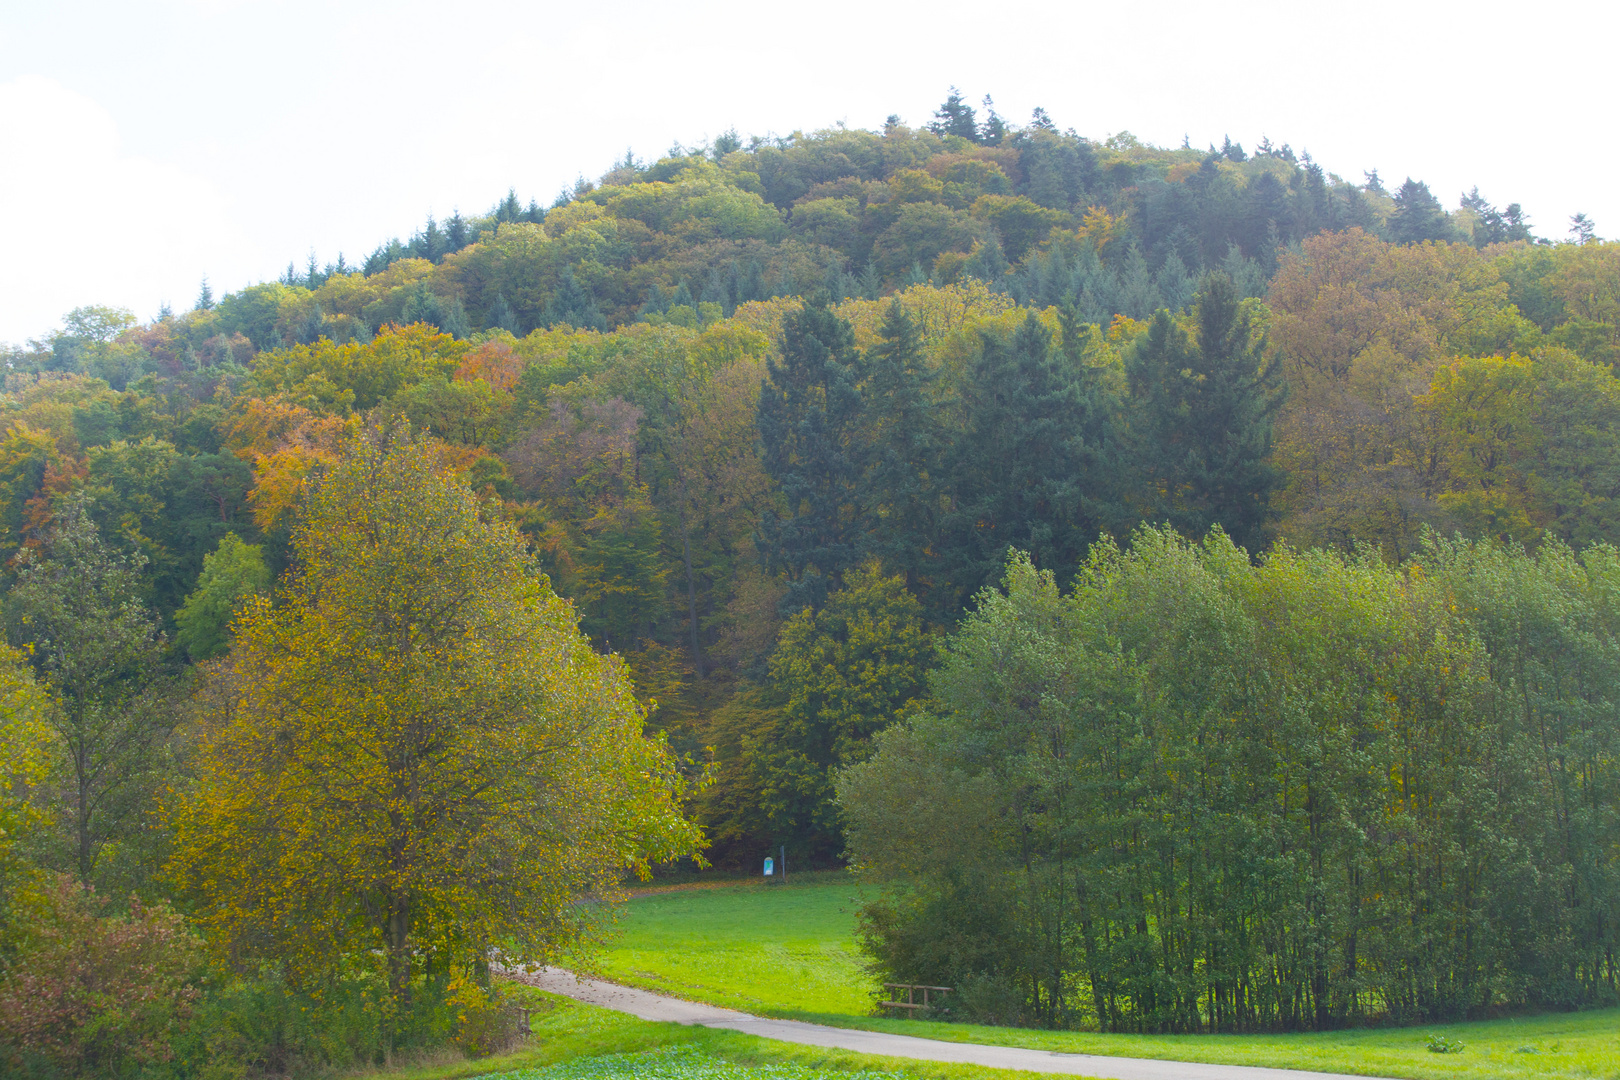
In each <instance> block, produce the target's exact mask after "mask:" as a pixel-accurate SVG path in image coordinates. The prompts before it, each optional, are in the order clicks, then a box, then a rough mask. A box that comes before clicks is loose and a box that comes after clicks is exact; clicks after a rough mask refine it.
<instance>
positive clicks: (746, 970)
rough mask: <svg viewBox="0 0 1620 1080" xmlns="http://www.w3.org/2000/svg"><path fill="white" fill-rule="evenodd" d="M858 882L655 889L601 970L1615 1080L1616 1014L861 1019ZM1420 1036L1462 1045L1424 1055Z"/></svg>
mask: <svg viewBox="0 0 1620 1080" xmlns="http://www.w3.org/2000/svg"><path fill="white" fill-rule="evenodd" d="M858 892H859V890H858V888H857V886H856V885H855V884H854V883H853V882H852V881H851V880H850V879H849V878H848V877H847V876H845V875H843V874H838V873H829V874H806V875H804V876H803V877H802V878H799V879H798V880H797V881H795V882H792V883H791V884H789V885H787V886H786V887H781V886H766V885H764V884H760V883H738V884H731V885H718V886H702V887H682V888H674V889H669V890H664V891H654V892H651V893H649V894H646V895H643V896H639V897H637V898H635V899H633V900H631V901H630V902H629V904H628V905H626V908H625V911H624V914H623V916H622V918H621V923H620V929H621V930H622V935H621V936H620V938H619V939H618V941H617V942H616V943H615V944H614V945H613V947H612V948H610V949H609V950H608V951H607V952H606V954H605V955H604V956H603V959H602V973H603V974H604V975H605V976H607V977H608V978H610V979H612V980H614V981H616V982H622V983H625V984H628V985H634V986H640V987H644V988H646V989H649V990H657V991H659V992H662V993H667V994H671V995H674V996H676V997H684V998H689V999H692V1000H697V1001H707V1002H711V1003H713V1004H716V1005H724V1006H727V1007H730V1008H735V1009H743V1010H746V1011H749V1012H754V1013H759V1014H762V1015H769V1016H778V1017H785V1018H791V1019H796V1020H811V1021H816V1022H819V1023H824V1024H833V1025H837V1026H843V1027H863V1028H869V1029H873V1030H880V1031H892V1032H895V1033H897V1034H906V1035H917V1036H921V1037H924V1038H932V1039H948V1040H953V1041H962V1042H976V1043H999V1044H1002V1045H1007V1046H1025V1047H1030V1048H1034V1049H1042V1050H1058V1051H1066V1052H1070V1053H1085V1054H1109V1055H1117V1056H1125V1057H1151V1058H1164V1059H1172V1060H1182V1061H1204V1062H1215V1063H1223V1064H1233V1065H1263V1066H1270V1067H1273V1068H1294V1069H1316V1070H1320V1071H1323V1072H1341V1073H1352V1074H1357V1073H1359V1074H1361V1075H1368V1076H1388V1077H1403V1078H1410V1080H1443V1078H1446V1077H1468V1078H1479V1080H1484V1078H1487V1077H1502V1078H1516V1077H1525V1078H1531V1077H1537V1078H1540V1077H1560V1078H1562V1077H1579V1078H1591V1077H1597V1078H1602V1080H1611V1078H1613V1080H1620V1010H1613V1009H1610V1010H1602V1011H1594V1012H1583V1013H1554V1014H1545V1015H1540V1016H1532V1017H1522V1018H1517V1019H1504V1020H1492V1021H1483V1022H1476V1023H1462V1024H1444V1025H1430V1026H1426V1027H1417V1028H1368V1029H1358V1030H1353V1031H1342V1032H1329V1033H1324V1034H1300V1035H1241V1036H1240V1035H1165V1036H1156V1035H1100V1034H1095V1033H1087V1032H1069V1031H1036V1030H1028V1029H1018V1028H993V1027H982V1026H977V1025H972V1024H952V1023H938V1022H928V1021H917V1020H904V1019H896V1018H891V1017H887V1016H879V1017H875V1016H872V1015H870V1014H871V1012H872V1009H873V1004H872V1002H873V991H874V989H875V987H874V986H873V984H872V983H871V982H870V980H869V979H868V977H867V976H866V975H865V973H864V972H863V971H862V970H861V966H860V961H859V956H858V954H857V953H856V951H855V948H854V926H855V910H856V907H857V906H858V904H859V899H858ZM1430 1034H1441V1035H1444V1036H1447V1037H1449V1038H1451V1039H1453V1040H1456V1041H1459V1042H1461V1043H1462V1044H1463V1050H1462V1052H1461V1053H1456V1054H1435V1053H1431V1052H1430V1051H1429V1050H1428V1048H1427V1047H1428V1042H1429V1036H1430Z"/></svg>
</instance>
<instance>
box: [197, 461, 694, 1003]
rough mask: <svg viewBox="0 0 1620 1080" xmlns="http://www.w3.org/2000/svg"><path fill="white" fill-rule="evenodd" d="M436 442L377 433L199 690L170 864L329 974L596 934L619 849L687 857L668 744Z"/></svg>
mask: <svg viewBox="0 0 1620 1080" xmlns="http://www.w3.org/2000/svg"><path fill="white" fill-rule="evenodd" d="M440 460H441V459H440V456H439V455H438V454H436V453H435V452H434V451H433V449H432V448H431V446H430V444H428V443H427V442H426V441H425V440H420V439H415V438H411V437H409V436H405V437H392V438H391V437H388V436H384V435H379V434H376V433H366V434H361V435H360V436H359V437H357V438H356V439H355V441H354V442H353V443H352V444H351V447H350V448H349V449H348V450H347V452H346V453H345V455H344V456H343V457H342V458H341V459H340V460H339V461H338V462H337V463H336V464H335V465H333V466H332V467H331V468H330V470H329V471H327V472H326V473H325V475H324V476H320V477H318V478H317V479H315V480H314V481H313V482H312V485H311V489H310V492H309V495H308V499H307V502H306V504H305V512H304V516H303V519H302V522H301V524H300V525H299V527H298V528H297V529H296V531H295V533H294V547H295V559H294V566H293V569H292V570H291V571H289V573H288V575H287V577H286V578H285V579H284V580H283V582H282V583H281V585H280V587H279V589H278V592H277V594H276V596H275V598H274V600H273V601H272V600H269V599H264V598H260V599H258V600H257V601H256V602H254V603H252V604H251V606H249V608H248V609H247V610H246V611H245V613H244V614H243V615H242V616H241V618H240V619H239V621H238V623H237V626H236V628H235V634H236V636H235V642H234V645H233V647H232V649H231V651H230V653H229V654H228V655H227V656H226V657H225V658H224V660H223V661H222V663H221V665H220V666H219V667H218V668H216V669H215V670H214V671H213V672H212V673H211V675H210V676H209V682H208V684H207V685H206V686H205V688H204V690H203V691H202V697H201V700H202V704H203V709H202V715H203V719H202V720H201V721H200V725H201V730H200V731H199V732H198V738H199V744H200V749H199V755H200V760H199V761H198V767H197V769H196V780H195V782H194V784H193V785H192V786H191V787H190V788H189V789H188V790H187V791H185V792H183V793H181V794H180V795H179V796H177V800H176V803H175V805H174V806H173V807H172V808H171V815H172V820H173V824H174V827H175V842H176V852H177V853H176V855H175V858H174V863H173V866H172V869H173V870H174V872H175V874H176V876H177V877H178V878H179V880H180V882H181V883H182V884H183V885H184V886H185V887H186V889H187V890H188V891H189V892H190V894H191V895H192V897H193V898H194V901H195V904H196V907H195V911H196V914H197V917H198V919H199V921H200V922H201V923H202V925H203V926H204V928H205V929H206V930H207V931H208V933H209V936H210V938H211V939H212V940H213V941H214V942H215V943H216V944H217V945H218V946H219V947H220V948H221V950H222V951H224V952H225V953H226V954H227V955H229V956H230V957H231V958H232V959H233V960H234V961H235V962H237V963H239V964H240V963H244V962H249V961H253V960H255V959H265V960H270V961H273V962H277V963H279V964H281V965H282V967H283V970H284V971H285V973H286V975H287V977H288V978H289V979H290V980H291V981H293V982H294V983H295V984H298V985H303V986H305V987H307V988H309V989H311V990H319V988H320V986H321V984H322V983H323V982H324V981H325V980H327V979H331V978H335V977H337V976H338V974H339V973H340V972H343V973H348V974H352V973H354V972H356V971H357V970H371V971H375V972H376V973H377V975H378V976H379V977H382V976H385V977H386V980H387V984H388V987H389V1002H390V1010H391V1013H392V1016H393V1018H394V1026H395V1029H396V1030H398V1025H399V1024H401V1023H402V1022H404V1018H405V1017H406V1016H407V1015H408V1010H409V1008H410V1000H411V994H412V986H413V983H414V982H417V981H418V980H419V979H420V978H422V977H423V976H427V977H429V978H440V979H442V978H446V977H457V976H460V977H463V978H465V977H466V976H467V975H469V974H472V973H477V972H479V971H481V970H483V968H484V965H485V963H486V961H487V958H488V957H490V956H491V954H492V953H494V952H496V951H497V950H498V952H499V954H500V955H501V956H502V957H504V958H505V959H506V960H507V961H508V962H517V961H528V960H544V959H547V958H550V957H554V956H556V955H557V954H558V952H559V951H561V950H563V949H565V948H568V947H570V946H571V945H575V944H577V943H579V942H581V941H582V940H589V937H590V934H589V931H590V929H591V926H592V925H593V924H592V920H593V918H594V916H593V914H592V913H593V912H595V911H599V910H600V905H597V904H581V903H578V902H577V901H578V900H579V899H580V898H581V897H587V898H597V899H612V898H614V897H615V896H616V894H617V893H618V889H619V883H620V881H621V880H622V878H623V875H624V874H625V872H626V870H641V871H643V872H644V871H645V868H646V867H647V865H648V864H649V863H650V862H653V861H660V860H666V859H671V858H675V857H680V856H684V855H688V854H691V853H693V852H694V851H696V850H697V848H698V847H699V845H700V843H701V839H702V838H701V834H700V832H699V831H698V829H697V828H696V827H695V826H694V825H692V824H690V823H689V822H688V821H687V820H686V819H685V818H684V817H683V816H682V814H681V812H680V808H679V804H678V799H679V794H680V792H679V786H680V783H681V781H680V776H679V773H678V771H677V768H676V761H675V760H674V758H673V757H672V755H671V754H670V752H669V751H668V749H667V748H666V747H665V746H664V745H663V744H662V743H660V742H658V741H655V740H653V739H650V738H648V737H647V736H646V735H645V734H644V732H643V721H644V714H643V711H642V709H641V708H640V707H639V706H638V705H637V703H636V700H635V698H634V696H633V694H632V687H631V683H630V678H629V674H628V672H627V671H626V670H625V668H624V666H623V665H622V664H621V663H620V662H619V661H618V660H617V658H615V657H611V656H603V655H600V654H598V653H596V652H594V651H593V650H592V649H591V647H590V645H589V643H588V642H587V640H586V639H585V638H584V637H583V636H582V635H581V634H580V633H579V630H578V627H577V621H578V617H577V615H576V613H575V612H574V610H573V608H572V607H571V606H570V605H569V604H568V603H567V602H566V601H564V600H561V599H559V598H558V597H557V595H556V594H555V593H554V592H553V591H552V589H551V586H550V584H549V582H548V581H547V580H546V578H545V576H544V575H543V574H541V573H540V572H539V570H538V568H537V567H536V564H535V561H534V559H533V557H532V555H531V554H530V553H529V551H528V550H527V548H526V547H525V545H524V542H523V540H522V539H521V537H520V536H519V534H518V532H517V530H516V529H515V528H514V527H513V526H512V525H511V524H510V523H508V522H507V521H505V520H503V519H501V518H500V517H499V516H498V509H497V508H496V507H495V506H494V505H493V504H484V503H481V502H480V501H479V499H478V498H477V497H476V496H475V495H474V494H473V493H472V491H470V490H469V489H468V488H467V486H466V485H465V484H464V483H463V482H462V481H461V480H459V479H458V478H456V477H455V475H454V474H453V473H450V472H448V471H447V470H445V469H444V467H443V466H442V465H441V464H440Z"/></svg>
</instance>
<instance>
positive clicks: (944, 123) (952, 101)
mask: <svg viewBox="0 0 1620 1080" xmlns="http://www.w3.org/2000/svg"><path fill="white" fill-rule="evenodd" d="M928 130H929V131H932V132H933V133H934V134H935V135H938V136H941V137H942V138H943V137H944V136H947V135H959V136H961V137H962V138H964V139H967V140H968V141H969V142H978V141H979V124H978V120H977V119H976V118H975V117H974V115H973V106H971V105H969V104H968V103H967V102H966V101H964V100H962V92H961V91H960V90H958V89H957V88H956V87H954V86H953V87H951V92H950V95H949V96H948V97H946V99H945V103H944V104H943V105H941V106H940V107H939V108H938V109H935V110H934V122H933V123H931V124H929V125H928Z"/></svg>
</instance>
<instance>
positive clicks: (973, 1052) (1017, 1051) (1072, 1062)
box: [508, 968, 1345, 1080]
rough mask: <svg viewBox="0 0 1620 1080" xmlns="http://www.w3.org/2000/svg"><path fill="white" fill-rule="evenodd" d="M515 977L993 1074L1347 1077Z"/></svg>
mask: <svg viewBox="0 0 1620 1080" xmlns="http://www.w3.org/2000/svg"><path fill="white" fill-rule="evenodd" d="M508 974H509V975H510V976H511V977H512V978H515V979H519V980H521V981H522V982H526V983H528V984H529V985H531V986H537V987H539V988H540V989H542V990H548V991H550V992H551V993H553V994H562V995H563V996H565V997H571V998H576V999H578V1000H579V1001H585V1002H589V1003H590V1004H592V1005H600V1006H602V1007H604V1008H608V1009H615V1010H617V1011H619V1012H623V1013H629V1014H630V1015H631V1016H636V1017H640V1018H641V1019H643V1020H662V1021H667V1022H672V1023H676V1024H699V1025H702V1026H703V1027H712V1028H727V1029H729V1030H731V1031H742V1032H746V1033H747V1034H749V1035H759V1036H761V1037H763V1038H766V1039H777V1040H779V1041H781V1042H790V1043H800V1044H802V1045H804V1046H825V1047H830V1048H836V1049H839V1050H854V1051H856V1052H858V1053H862V1054H880V1055H883V1056H885V1057H897V1058H915V1059H917V1060H919V1061H951V1062H957V1063H959V1064H963V1065H982V1066H986V1067H988V1068H992V1069H1023V1070H1025V1071H1027V1072H1039V1073H1061V1074H1064V1075H1068V1076H1089V1077H1097V1078H1104V1080H1327V1078H1329V1077H1333V1078H1337V1080H1343V1078H1344V1075H1345V1074H1343V1073H1319V1072H1303V1071H1301V1070H1299V1069H1261V1068H1256V1067H1254V1066H1250V1065H1207V1064H1200V1063H1197V1062H1190V1061H1159V1060H1155V1059H1151V1058H1124V1057H1109V1056H1106V1055H1101V1054H1060V1053H1056V1052H1053V1051H1049V1050H1029V1049H1025V1048H1023V1047H1017V1046H986V1045H983V1044H981V1043H958V1042H942V1041H940V1040H938V1039H919V1038H915V1037H913V1036H910V1035H890V1034H887V1033H886V1032H881V1031H862V1030H860V1029H858V1028H836V1027H826V1026H824V1025H821V1024H806V1023H801V1022H800V1021H797V1020H772V1019H769V1018H768V1017H763V1016H751V1015H749V1014H748V1013H744V1012H737V1011H735V1010H733V1009H722V1008H719V1007H718V1006H714V1005H704V1004H702V1003H700V1002H695V1001H683V1000H682V999H680V998H672V997H664V996H663V995H661V994H654V993H651V992H649V991H647V990H637V989H634V988H633V987H628V986H619V985H617V984H615V983H609V982H597V981H595V980H591V979H579V978H576V977H575V976H574V974H573V973H572V972H568V971H563V970H562V969H560V968H544V969H542V970H541V971H539V972H537V973H535V974H533V975H525V974H522V973H520V972H508Z"/></svg>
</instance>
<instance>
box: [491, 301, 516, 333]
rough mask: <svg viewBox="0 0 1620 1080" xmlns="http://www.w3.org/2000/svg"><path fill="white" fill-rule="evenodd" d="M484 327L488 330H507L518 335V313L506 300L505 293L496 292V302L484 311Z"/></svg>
mask: <svg viewBox="0 0 1620 1080" xmlns="http://www.w3.org/2000/svg"><path fill="white" fill-rule="evenodd" d="M484 328H485V329H487V330H505V331H506V332H507V333H508V334H511V335H512V336H513V337H517V336H518V321H517V313H516V312H515V311H513V310H512V305H510V304H508V303H507V302H506V296H505V294H503V293H496V294H495V300H494V302H492V303H491V304H490V305H489V310H488V311H487V312H485V313H484Z"/></svg>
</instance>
